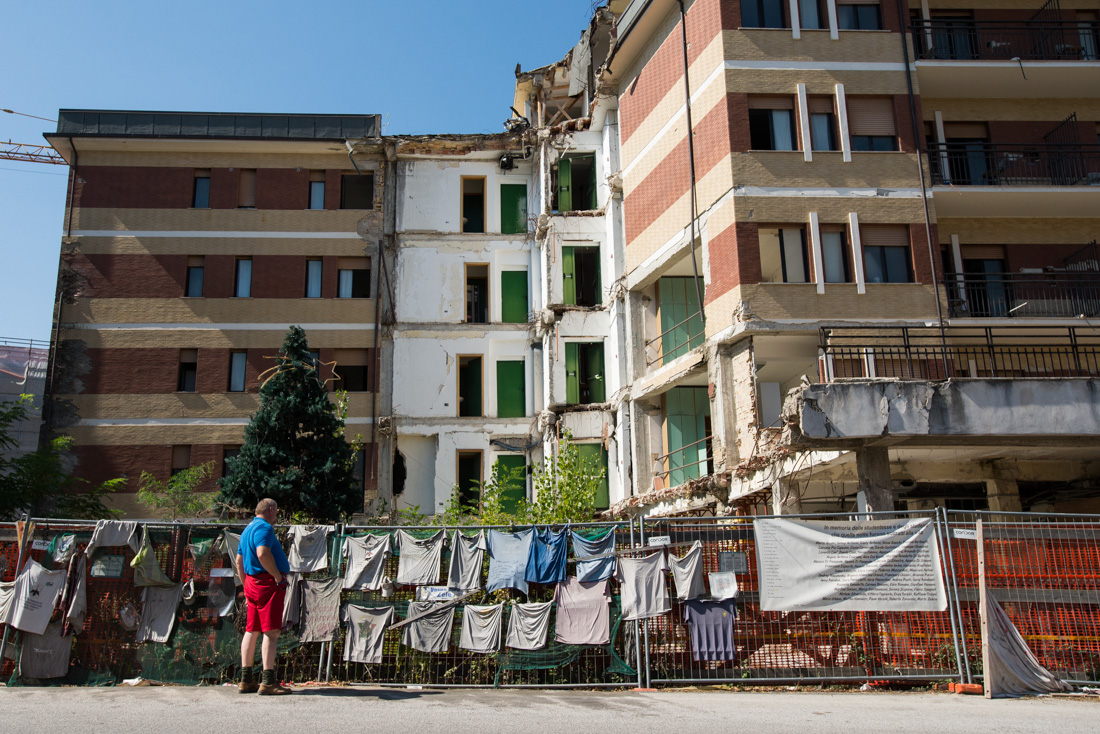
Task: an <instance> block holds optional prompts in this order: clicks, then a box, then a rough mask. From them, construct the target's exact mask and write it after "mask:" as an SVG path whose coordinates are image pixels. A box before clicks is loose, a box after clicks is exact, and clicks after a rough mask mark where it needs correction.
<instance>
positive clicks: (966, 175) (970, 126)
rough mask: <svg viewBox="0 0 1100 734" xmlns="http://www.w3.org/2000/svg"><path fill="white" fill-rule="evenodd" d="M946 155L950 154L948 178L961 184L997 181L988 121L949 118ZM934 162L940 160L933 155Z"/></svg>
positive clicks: (984, 184) (945, 124)
mask: <svg viewBox="0 0 1100 734" xmlns="http://www.w3.org/2000/svg"><path fill="white" fill-rule="evenodd" d="M943 134H944V138H946V140H945V142H946V146H945V151H944V153H943V154H941V156H940V158H939V160H938V162H939V163H940V165H941V167H942V164H943V157H944V156H946V158H947V161H946V162H947V175H948V178H947V180H948V181H950V182H951V183H954V184H956V185H960V186H989V185H991V184H993V183H995V179H996V172H995V166H994V157H993V155H992V151H991V150H990V145H989V125H988V124H987V123H984V122H947V123H944V126H943ZM933 162H934V163H935V162H937V161H936V160H935V159H933Z"/></svg>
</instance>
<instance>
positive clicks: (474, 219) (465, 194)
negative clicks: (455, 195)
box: [461, 176, 485, 232]
mask: <svg viewBox="0 0 1100 734" xmlns="http://www.w3.org/2000/svg"><path fill="white" fill-rule="evenodd" d="M461 181H462V231H463V232H484V231H485V177H484V176H463V177H462V178H461Z"/></svg>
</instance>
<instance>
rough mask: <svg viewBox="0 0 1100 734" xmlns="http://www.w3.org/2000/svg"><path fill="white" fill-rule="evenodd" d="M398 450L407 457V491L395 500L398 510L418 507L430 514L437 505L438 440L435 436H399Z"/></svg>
mask: <svg viewBox="0 0 1100 734" xmlns="http://www.w3.org/2000/svg"><path fill="white" fill-rule="evenodd" d="M397 450H398V451H400V452H401V454H402V455H403V456H404V457H405V471H406V476H405V491H404V492H402V493H401V494H400V495H398V496H397V497H396V499H395V502H396V503H397V509H399V510H404V509H408V508H410V507H414V506H416V505H419V506H420V511H421V512H425V513H427V512H430V509H426V508H432V507H434V505H435V495H436V482H435V465H436V438H435V437H434V436H405V435H402V436H399V437H398V440H397Z"/></svg>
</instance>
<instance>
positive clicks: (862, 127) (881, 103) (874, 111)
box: [848, 97, 897, 135]
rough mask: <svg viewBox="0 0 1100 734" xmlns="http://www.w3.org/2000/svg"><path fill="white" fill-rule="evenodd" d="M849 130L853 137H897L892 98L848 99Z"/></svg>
mask: <svg viewBox="0 0 1100 734" xmlns="http://www.w3.org/2000/svg"><path fill="white" fill-rule="evenodd" d="M848 128H849V130H850V131H851V134H852V135H897V126H896V125H895V124H894V101H893V98H891V97H848Z"/></svg>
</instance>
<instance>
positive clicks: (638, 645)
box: [619, 517, 648, 688]
mask: <svg viewBox="0 0 1100 734" xmlns="http://www.w3.org/2000/svg"><path fill="white" fill-rule="evenodd" d="M638 521H639V524H640V523H641V518H640V517H639V518H638ZM630 547H631V548H633V547H635V542H634V518H630ZM620 594H621V592H620ZM619 599H620V610H619V613H620V614H621V613H622V609H621V603H622V602H621V600H622V596H621V595H620V597H619ZM634 664H635V665H636V666H637V667H638V688H644V687H645V681H644V680H643V679H642V633H641V623H640V622H639V621H638V620H636V619H635V620H634ZM647 673H648V671H647Z"/></svg>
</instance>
